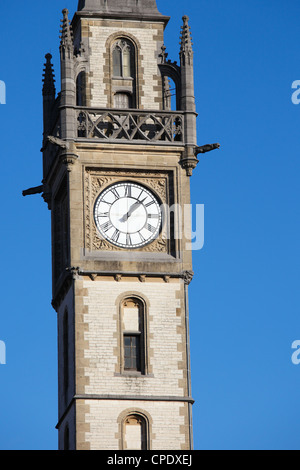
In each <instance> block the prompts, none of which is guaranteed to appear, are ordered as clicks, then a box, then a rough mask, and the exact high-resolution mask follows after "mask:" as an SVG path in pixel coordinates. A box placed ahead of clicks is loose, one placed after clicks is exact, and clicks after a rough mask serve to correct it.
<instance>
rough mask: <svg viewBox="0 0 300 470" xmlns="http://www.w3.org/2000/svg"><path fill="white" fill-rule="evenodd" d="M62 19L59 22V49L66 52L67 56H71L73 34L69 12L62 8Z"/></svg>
mask: <svg viewBox="0 0 300 470" xmlns="http://www.w3.org/2000/svg"><path fill="white" fill-rule="evenodd" d="M62 13H63V19H62V20H61V23H62V28H61V31H60V33H61V36H60V39H61V42H60V49H61V50H62V49H64V50H68V51H69V54H70V56H71V54H73V51H74V45H73V33H72V28H71V25H70V21H69V16H68V15H69V10H68V9H67V8H64V9H63V11H62Z"/></svg>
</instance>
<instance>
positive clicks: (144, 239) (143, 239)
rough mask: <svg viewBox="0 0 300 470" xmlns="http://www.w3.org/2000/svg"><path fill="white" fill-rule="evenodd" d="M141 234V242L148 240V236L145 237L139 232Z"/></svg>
mask: <svg viewBox="0 0 300 470" xmlns="http://www.w3.org/2000/svg"><path fill="white" fill-rule="evenodd" d="M139 236H140V239H141V242H143V243H144V242H145V241H146V238H144V237H143V235H142V234H141V232H139Z"/></svg>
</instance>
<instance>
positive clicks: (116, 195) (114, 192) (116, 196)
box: [111, 188, 120, 200]
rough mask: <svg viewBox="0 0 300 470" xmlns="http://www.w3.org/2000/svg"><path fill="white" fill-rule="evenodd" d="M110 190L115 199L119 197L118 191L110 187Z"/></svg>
mask: <svg viewBox="0 0 300 470" xmlns="http://www.w3.org/2000/svg"><path fill="white" fill-rule="evenodd" d="M111 192H112V193H113V195H114V196H115V198H116V200H117V199H120V194H119V193H118V191H117V190H116V189H115V188H113V189H111Z"/></svg>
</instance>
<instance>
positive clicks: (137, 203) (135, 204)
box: [120, 197, 147, 222]
mask: <svg viewBox="0 0 300 470" xmlns="http://www.w3.org/2000/svg"><path fill="white" fill-rule="evenodd" d="M146 199H147V197H145V199H143V200H142V201H137V202H135V203H134V204H133V205H132V206H131V207H130V209H129V211H128V212H127V214H125V215H124V216H123V217H122V218H121V219H120V222H127V220H128V219H129V217H130V216H131V215H132V214H133V212H134V211H136V209H138V207H140V205H141V204H143V203H144V202H145V201H146Z"/></svg>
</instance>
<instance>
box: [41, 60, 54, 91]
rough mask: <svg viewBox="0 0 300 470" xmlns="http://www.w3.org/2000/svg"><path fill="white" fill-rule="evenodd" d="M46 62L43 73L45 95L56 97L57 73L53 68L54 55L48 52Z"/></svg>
mask: <svg viewBox="0 0 300 470" xmlns="http://www.w3.org/2000/svg"><path fill="white" fill-rule="evenodd" d="M45 58H46V63H45V64H44V66H45V68H44V73H43V77H44V78H43V95H44V96H52V97H54V98H55V93H56V90H55V85H54V83H55V79H54V77H55V75H54V70H53V65H52V63H51V59H52V55H51V54H49V53H48V54H46V55H45Z"/></svg>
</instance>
